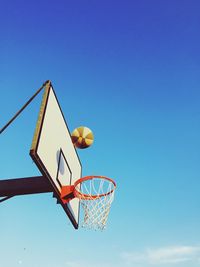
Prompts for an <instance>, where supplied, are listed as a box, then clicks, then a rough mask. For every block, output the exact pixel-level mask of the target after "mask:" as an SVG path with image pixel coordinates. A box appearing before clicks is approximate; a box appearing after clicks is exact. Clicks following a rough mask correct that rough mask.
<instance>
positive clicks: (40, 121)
mask: <svg viewBox="0 0 200 267" xmlns="http://www.w3.org/2000/svg"><path fill="white" fill-rule="evenodd" d="M51 90H52V92H53V94H54V96H55V99H56V101H57V104H58V107H59V111H60V113H61V115H62V119H63V121H64V124H65V127H66V129H67V131H68V134H69V135H70V131H69V128H68V126H67V123H66V120H65V117H64V114H63V112H62V109H61V107H60V104H59V101H58V99H57V96H56V94H55V91H54V89H53V86H52V84H51V82H50V81H49V82H48V83H47V84H46V86H45V91H44V94H43V98H42V103H41V106H40V111H39V116H38V120H37V124H36V128H35V133H34V137H33V141H32V145H31V149H30V156H31V158H32V159H33V161H34V163H35V164H36V166H37V167H38V169H39V171H40V172H41V173H42V175H43V176H44V177H46V178H47V179H48V180H49V182H50V183H51V185H52V191H53V194H54V196H55V197H56V198H57V200H58V203H59V204H61V205H62V207H63V209H64V211H65V212H66V214H67V215H68V217H69V219H70V221H71V222H72V224H73V226H74V228H75V229H78V223H79V214H80V202H79V204H78V219H77V220H76V219H75V217H74V214H73V212H72V210H71V208H70V205H68V204H65V203H63V201H62V200H61V198H60V190H59V188H58V186H57V185H56V184H55V182H54V181H53V178H52V177H51V175H50V173H49V171H48V170H47V168H46V167H45V164H44V163H43V161H42V160H41V158H40V156H39V155H38V146H39V143H40V137H41V132H42V129H43V123H44V120H45V114H46V109H47V105H48V100H49V95H50V92H51ZM74 150H75V153H76V156H77V159H78V161H79V164H80V169H81V170H80V176H82V173H81V172H82V165H81V162H80V159H79V156H78V154H77V151H76V149H75V147H74ZM61 156H62V157H63V159H64V161H65V162H66V164H67V166H68V168H69V171H70V172H71V174H70V175H71V176H72V170H71V169H70V166H69V165H68V162H67V160H66V155H64V153H63V151H62V148H60V152H59V155H58V167H57V176H56V180H57V179H58V171H59V164H60V159H61ZM71 176H70V177H71ZM79 178H80V177H77V179H79ZM71 182H72V179H71V178H70V185H71ZM59 184H60V183H59ZM60 187H62V185H61V184H60ZM60 189H61V188H60Z"/></svg>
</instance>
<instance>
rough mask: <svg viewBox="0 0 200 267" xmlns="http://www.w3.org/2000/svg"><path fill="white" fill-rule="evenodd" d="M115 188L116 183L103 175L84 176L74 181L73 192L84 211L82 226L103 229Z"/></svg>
mask: <svg viewBox="0 0 200 267" xmlns="http://www.w3.org/2000/svg"><path fill="white" fill-rule="evenodd" d="M115 188H116V183H115V182H114V181H113V180H112V179H110V178H107V177H105V176H86V177H83V178H80V179H79V180H77V181H76V182H75V183H74V191H73V194H74V196H75V197H77V198H79V199H80V202H81V206H82V209H83V211H84V219H83V224H82V227H85V228H89V229H95V230H98V229H99V230H104V229H105V227H106V223H107V219H108V214H109V211H110V207H111V204H112V202H113V199H114V192H115Z"/></svg>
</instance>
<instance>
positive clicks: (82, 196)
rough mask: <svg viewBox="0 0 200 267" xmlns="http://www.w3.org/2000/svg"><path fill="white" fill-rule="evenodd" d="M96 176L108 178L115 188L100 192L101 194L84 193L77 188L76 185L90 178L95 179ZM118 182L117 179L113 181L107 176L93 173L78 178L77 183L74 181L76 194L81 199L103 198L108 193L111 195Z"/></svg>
mask: <svg viewBox="0 0 200 267" xmlns="http://www.w3.org/2000/svg"><path fill="white" fill-rule="evenodd" d="M94 178H97V179H102V180H106V181H109V182H111V183H112V184H113V186H114V187H113V189H112V190H110V191H109V192H107V193H105V194H100V195H89V194H84V193H81V192H80V191H79V190H77V189H76V187H77V186H78V185H81V184H82V183H83V182H85V181H88V180H93V179H94ZM116 186H117V185H116V183H115V181H113V180H112V179H111V178H108V177H106V176H98V175H91V176H85V177H82V178H80V179H78V180H77V181H76V182H75V183H74V195H75V196H76V197H77V198H79V199H88V200H89V199H90V200H92V199H97V198H101V197H103V196H107V195H110V194H112V193H113V192H114V190H115V188H116Z"/></svg>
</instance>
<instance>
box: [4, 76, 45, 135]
mask: <svg viewBox="0 0 200 267" xmlns="http://www.w3.org/2000/svg"><path fill="white" fill-rule="evenodd" d="M47 83H50V81H46V82H45V83H44V84H43V85H42V87H40V88H39V89H38V90H37V92H36V93H35V94H34V95H33V96H32V97H31V98H30V99H29V100H28V101H27V102H26V104H24V106H23V107H22V108H21V109H20V110H19V111H18V112H17V113H16V114H15V115H14V116H13V117H12V119H10V120H9V122H7V123H6V125H5V126H4V127H3V128H2V129H0V134H1V133H2V132H3V131H4V130H5V129H6V128H7V127H8V126H9V125H10V124H11V123H12V122H13V121H14V120H15V119H16V118H17V117H18V116H19V114H20V113H21V112H22V111H23V110H24V109H25V108H26V107H27V106H28V105H29V104H30V103H31V101H32V100H33V99H34V98H35V97H36V96H37V95H38V94H39V93H40V91H42V89H43V88H44V87H45V86H46V85H47Z"/></svg>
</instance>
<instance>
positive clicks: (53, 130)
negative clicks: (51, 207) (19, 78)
mask: <svg viewBox="0 0 200 267" xmlns="http://www.w3.org/2000/svg"><path fill="white" fill-rule="evenodd" d="M30 155H31V157H32V159H33V160H34V162H35V163H36V165H37V166H38V168H39V170H40V171H41V173H42V174H43V176H46V177H47V179H49V181H50V183H51V184H52V187H53V190H52V191H53V192H54V194H55V195H56V197H57V198H58V200H59V197H60V192H61V187H62V186H64V185H73V184H74V182H75V181H76V180H77V179H79V178H80V177H81V169H82V168H81V163H80V160H79V157H78V155H77V152H76V149H75V148H74V145H73V143H72V141H71V135H70V132H69V129H68V127H67V124H66V121H65V118H64V115H63V113H62V110H61V108H60V105H59V102H58V99H57V97H56V95H55V92H54V90H53V87H52V85H51V84H50V83H48V84H47V85H46V88H45V91H44V95H43V99H42V104H41V107H40V112H39V116H38V121H37V125H36V129H35V133H34V137H33V142H32V146H31V150H30ZM60 204H61V205H62V206H63V208H64V210H65V211H66V213H67V215H68V216H69V219H70V220H71V222H72V224H73V225H74V227H75V228H78V222H79V208H80V207H79V206H80V205H79V199H77V198H74V199H73V200H72V201H70V202H69V204H65V205H63V203H60Z"/></svg>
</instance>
